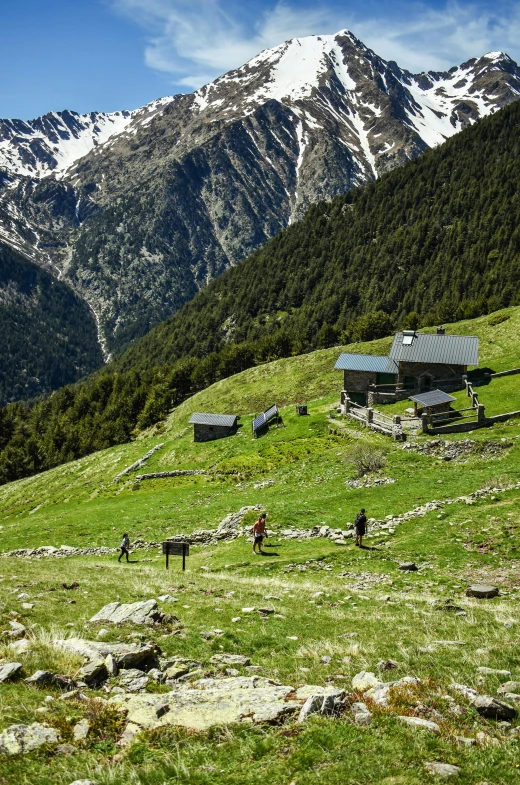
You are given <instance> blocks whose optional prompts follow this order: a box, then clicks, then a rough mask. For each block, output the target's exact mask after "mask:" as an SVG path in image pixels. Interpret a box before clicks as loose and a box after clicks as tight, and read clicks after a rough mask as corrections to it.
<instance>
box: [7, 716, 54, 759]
mask: <svg viewBox="0 0 520 785" xmlns="http://www.w3.org/2000/svg"><path fill="white" fill-rule="evenodd" d="M58 739H59V734H58V731H57V730H55V729H54V728H48V727H47V726H45V725H40V723H38V722H33V724H32V725H11V726H10V727H9V728H6V730H4V731H3V732H2V733H0V754H4V755H25V754H26V753H27V752H33V751H34V750H37V749H38V748H39V747H42V746H43V745H44V744H57V743H58Z"/></svg>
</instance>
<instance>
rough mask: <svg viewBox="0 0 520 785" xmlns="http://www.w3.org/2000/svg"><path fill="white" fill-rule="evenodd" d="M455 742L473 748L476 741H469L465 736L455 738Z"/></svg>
mask: <svg viewBox="0 0 520 785" xmlns="http://www.w3.org/2000/svg"><path fill="white" fill-rule="evenodd" d="M455 741H456V742H457V743H458V744H462V745H463V746H464V747H475V746H476V744H477V740H476V739H470V738H468V737H467V736H455Z"/></svg>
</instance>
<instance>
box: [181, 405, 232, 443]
mask: <svg viewBox="0 0 520 785" xmlns="http://www.w3.org/2000/svg"><path fill="white" fill-rule="evenodd" d="M190 423H191V424H192V425H193V441H194V442H211V441H213V440H214V439H222V438H223V437H225V436H231V435H232V434H234V433H236V430H237V427H238V417H237V416H236V415H235V414H210V413H208V412H195V414H193V415H192V416H191V417H190Z"/></svg>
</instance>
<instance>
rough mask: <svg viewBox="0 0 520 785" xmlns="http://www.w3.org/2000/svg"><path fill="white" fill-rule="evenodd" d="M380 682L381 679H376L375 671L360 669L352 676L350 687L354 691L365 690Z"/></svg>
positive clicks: (380, 683) (379, 684)
mask: <svg viewBox="0 0 520 785" xmlns="http://www.w3.org/2000/svg"><path fill="white" fill-rule="evenodd" d="M382 684H383V682H382V681H381V679H378V678H377V676H376V675H375V673H372V672H371V671H360V673H356V675H355V676H354V677H353V678H352V689H353V690H355V691H356V692H365V691H366V690H369V689H372V688H373V687H379V686H381V685H382Z"/></svg>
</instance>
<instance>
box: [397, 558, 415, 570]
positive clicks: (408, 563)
mask: <svg viewBox="0 0 520 785" xmlns="http://www.w3.org/2000/svg"><path fill="white" fill-rule="evenodd" d="M399 569H400V570H403V572H417V570H418V567H417V565H416V564H415V562H413V561H406V562H403V564H400V565H399Z"/></svg>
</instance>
